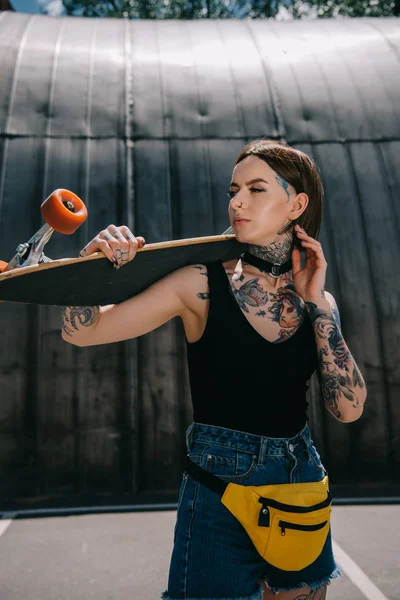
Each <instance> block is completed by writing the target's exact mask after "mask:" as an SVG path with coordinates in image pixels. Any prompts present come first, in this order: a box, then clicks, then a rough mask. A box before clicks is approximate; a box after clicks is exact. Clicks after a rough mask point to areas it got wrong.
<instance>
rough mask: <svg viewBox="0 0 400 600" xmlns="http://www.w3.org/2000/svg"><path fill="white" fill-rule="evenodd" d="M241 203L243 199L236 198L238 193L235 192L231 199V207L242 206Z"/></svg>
mask: <svg viewBox="0 0 400 600" xmlns="http://www.w3.org/2000/svg"><path fill="white" fill-rule="evenodd" d="M242 205H243V200H242V199H241V198H238V195H237V194H236V196H234V197H233V198H232V200H231V207H232V208H233V209H236V208H242Z"/></svg>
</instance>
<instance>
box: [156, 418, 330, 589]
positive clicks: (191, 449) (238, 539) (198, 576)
mask: <svg viewBox="0 0 400 600" xmlns="http://www.w3.org/2000/svg"><path fill="white" fill-rule="evenodd" d="M186 447H187V452H188V456H189V457H190V459H191V460H192V461H193V462H195V463H197V464H198V465H200V466H201V467H203V469H206V470H207V471H209V472H211V473H213V474H214V475H217V476H219V477H221V478H222V479H223V480H224V481H232V482H235V483H239V484H241V485H268V484H279V483H297V482H313V481H320V480H321V479H323V478H324V476H325V475H326V471H325V468H324V466H323V465H322V463H321V460H320V456H319V454H318V452H317V450H316V448H315V446H314V444H313V441H312V439H311V436H310V431H309V428H308V425H307V424H306V425H305V426H304V428H303V429H302V430H301V431H300V432H299V433H297V434H296V435H295V436H293V437H291V438H270V437H265V436H260V435H255V434H252V433H246V432H243V431H237V430H234V429H226V428H224V427H219V426H215V425H206V424H203V423H192V424H191V425H189V427H188V429H187V430H186ZM340 575H341V573H340V570H339V568H338V567H337V565H336V563H335V560H334V557H333V553H332V540H331V532H329V534H328V537H327V540H326V543H325V546H324V548H323V550H322V553H321V554H320V556H319V557H318V558H317V559H316V560H315V561H314V562H313V563H312V564H311V565H309V566H308V567H306V568H305V569H303V570H301V571H282V570H280V569H277V568H276V567H273V566H272V565H270V564H269V563H267V562H266V561H265V560H264V559H263V558H262V557H261V555H260V554H259V553H258V552H257V550H256V549H255V547H254V545H253V543H252V541H251V539H250V537H249V536H248V534H247V532H246V530H245V529H244V528H243V527H242V525H241V524H240V523H239V521H238V520H237V519H236V518H235V517H234V516H233V515H232V513H230V512H229V510H228V509H227V508H226V507H225V506H224V505H223V504H222V502H221V496H220V495H218V494H217V493H216V492H214V491H212V490H210V489H209V488H207V487H205V486H204V485H202V484H200V483H199V482H197V481H196V480H194V479H193V478H192V477H191V476H190V475H188V473H187V472H184V473H183V477H182V483H181V486H180V490H179V497H178V510H177V519H176V524H175V530H174V545H173V550H172V556H171V563H170V569H169V576H168V589H167V590H165V591H164V592H163V593H162V594H161V598H163V599H164V600H181V599H182V600H195V599H196V600H216V599H218V600H262V597H263V596H262V594H263V593H262V582H265V583H266V585H267V587H268V588H269V589H270V590H271V591H272V592H273V593H274V594H278V592H280V591H289V590H295V589H301V588H304V587H307V586H308V587H309V588H311V590H313V591H314V590H316V589H318V588H319V587H322V586H325V585H327V584H329V583H330V582H331V580H332V579H337V578H338V577H340Z"/></svg>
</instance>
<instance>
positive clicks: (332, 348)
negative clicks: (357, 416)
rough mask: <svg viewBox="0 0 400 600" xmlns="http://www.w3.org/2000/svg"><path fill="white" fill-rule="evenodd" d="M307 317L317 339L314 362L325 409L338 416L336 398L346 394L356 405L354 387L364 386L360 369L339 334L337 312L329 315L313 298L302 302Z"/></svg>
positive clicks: (345, 396)
mask: <svg viewBox="0 0 400 600" xmlns="http://www.w3.org/2000/svg"><path fill="white" fill-rule="evenodd" d="M306 308H307V310H308V313H309V316H310V320H311V322H312V323H313V325H314V331H315V333H316V336H317V338H318V340H319V341H317V346H318V362H319V372H318V378H319V381H320V385H321V389H322V393H323V396H324V399H325V402H326V406H327V408H328V410H329V411H330V412H331V413H332V414H333V416H334V417H336V418H337V419H339V418H340V416H341V413H340V410H339V404H340V400H341V399H342V398H346V399H347V400H348V401H349V402H351V403H352V406H353V407H354V408H357V407H358V406H359V400H358V398H357V395H356V388H357V387H358V388H365V384H364V381H363V379H362V376H361V373H360V371H359V369H358V367H357V365H356V363H355V362H354V360H353V357H352V356H351V354H350V351H349V349H348V347H347V345H346V343H345V341H344V339H343V337H342V334H341V331H340V328H339V325H338V323H337V319H339V314H338V311H337V309H336V311H334V310H332V313H333V316H331V315H330V314H329V313H328V312H327V311H326V310H325V309H323V308H320V307H318V306H317V305H316V304H314V303H313V302H306ZM339 323H340V319H339Z"/></svg>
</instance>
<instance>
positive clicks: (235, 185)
mask: <svg viewBox="0 0 400 600" xmlns="http://www.w3.org/2000/svg"><path fill="white" fill-rule="evenodd" d="M259 181H262V182H263V183H268V181H265V179H261V178H258V179H252V180H251V181H246V185H251V184H252V183H258V182H259ZM230 187H237V188H238V187H240V186H239V185H238V184H237V183H234V182H232V183H231V184H230Z"/></svg>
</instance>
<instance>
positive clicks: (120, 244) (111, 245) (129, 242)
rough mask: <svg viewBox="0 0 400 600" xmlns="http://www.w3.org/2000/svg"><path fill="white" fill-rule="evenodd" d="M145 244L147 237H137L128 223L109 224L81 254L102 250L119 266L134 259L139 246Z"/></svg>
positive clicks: (85, 254) (87, 254)
mask: <svg viewBox="0 0 400 600" xmlns="http://www.w3.org/2000/svg"><path fill="white" fill-rule="evenodd" d="M145 244H146V242H145V239H144V238H143V237H142V236H139V237H137V238H136V237H135V236H134V235H133V233H132V232H131V230H130V229H129V227H126V225H122V226H120V227H117V226H116V225H109V226H108V227H107V228H106V229H103V231H100V233H99V234H98V235H97V236H96V237H94V238H93V239H92V240H91V241H90V242H89V243H88V244H87V245H86V246H85V247H84V248H83V249H82V250H81V252H80V256H90V255H91V254H93V253H94V252H98V251H100V252H103V254H104V255H105V256H106V257H107V258H108V259H109V260H110V261H111V262H113V263H114V266H116V267H118V268H119V267H121V266H123V265H124V264H126V263H127V262H129V261H131V260H133V258H135V256H136V252H137V250H138V248H143V246H144V245H145Z"/></svg>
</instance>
